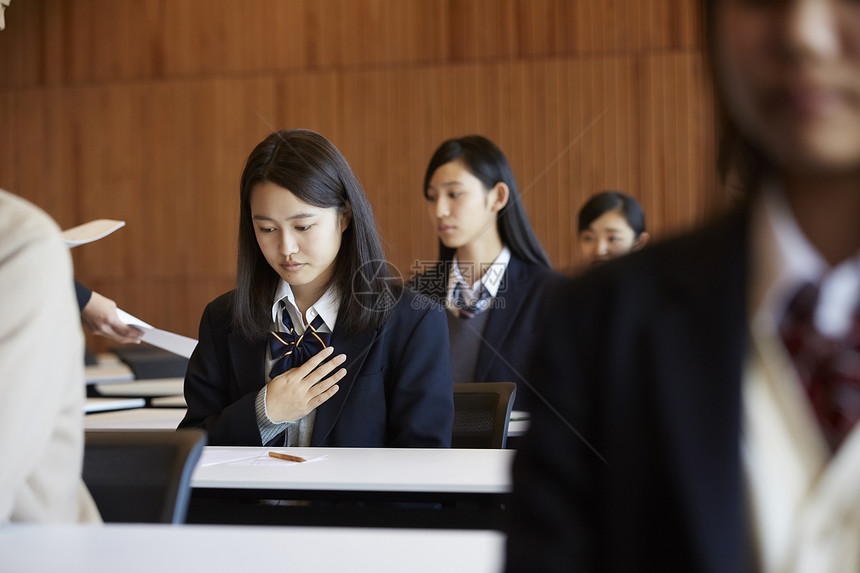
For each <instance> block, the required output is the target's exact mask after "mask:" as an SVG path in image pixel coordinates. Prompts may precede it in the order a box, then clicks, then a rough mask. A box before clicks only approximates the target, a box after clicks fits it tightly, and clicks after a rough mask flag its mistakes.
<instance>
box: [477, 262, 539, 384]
mask: <svg viewBox="0 0 860 573" xmlns="http://www.w3.org/2000/svg"><path fill="white" fill-rule="evenodd" d="M524 271H525V269H524V267H523V266H522V265H521V264H520V262H519V261H518V260H517V259H516V258H514V257H511V260H510V262H509V263H508V268H507V269H505V274H504V276H503V277H502V282H501V284H500V285H499V290H498V292H497V296H499V297H503V298H505V299H506V300H505V305H504V306H497V307H495V308H491V309H490V311H489V312H490V316H488V317H487V325H486V327H485V328H484V332H483V333H482V334H481V336H482V338H483V341H482V344H481V346H480V350H479V351H478V361H477V364H476V365H475V380H476V381H478V380H483V379H484V378H485V377H486V376H487V372H489V370H490V366H492V364H493V362H495V361H496V360H498V359H499V357H498V355H497V353H498V352H499V351H500V349H501V348H502V341H504V340H505V339H506V338H507V336H508V333H509V332H510V330H511V328H512V327H513V325H514V322H516V317H517V313H518V312H519V310H520V308H522V305H515V304H514V303H513V302H512V301H516V300H522V297H526V296H528V293H527V292H523V291H525V290H527V288H528V287H527V284H526V280H527V278H528V277H525V276H523V275H524V274H525V272H524ZM511 382H515V380H511Z"/></svg>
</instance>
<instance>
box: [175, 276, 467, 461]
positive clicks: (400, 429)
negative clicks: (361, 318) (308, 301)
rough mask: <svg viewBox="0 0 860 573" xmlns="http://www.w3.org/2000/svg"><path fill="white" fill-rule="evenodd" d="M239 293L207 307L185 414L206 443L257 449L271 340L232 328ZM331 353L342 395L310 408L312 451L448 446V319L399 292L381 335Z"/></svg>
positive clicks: (345, 338)
mask: <svg viewBox="0 0 860 573" xmlns="http://www.w3.org/2000/svg"><path fill="white" fill-rule="evenodd" d="M234 296H235V291H231V292H229V293H227V294H224V295H222V296H220V297H218V298H217V299H215V300H214V301H212V302H211V303H209V304H208V305H207V307H206V309H205V310H204V312H203V317H202V319H201V321H200V335H199V342H198V345H197V348H196V349H195V351H194V353H193V354H192V356H191V358H190V360H189V364H188V372H187V374H186V377H185V399H186V402H187V403H188V412H187V414H186V416H185V418H184V419H183V420H182V422H181V423H180V427H201V428H204V429H205V430H206V431H207V432H208V434H209V443H210V444H212V445H246V446H259V445H263V444H262V438H261V431H260V427H259V425H258V418H257V410H256V404H257V398H258V394H259V392H260V390H261V388H263V387H264V386H265V385H266V382H267V373H268V370H267V342H266V341H265V340H261V341H259V342H249V341H247V340H246V339H244V338H243V337H241V336H239V335H238V334H237V333H235V332H234V330H233V324H232V314H231V313H232V301H233V297H234ZM330 345H331V346H333V347H334V353H335V355H337V354H345V355H346V357H347V358H346V362H345V363H344V364H343V365H342V367H344V368H346V371H347V373H346V376H345V377H344V378H342V379H341V380H340V381H339V382H338V386H339V389H338V391H337V392H336V393H335V394H334V395H333V396H332V397H331V398H330V399H329V400H328V401H326V402H324V403H323V404H321V405H320V406H319V407H318V408H316V410H315V413H314V420H313V429H312V434H311V436H310V440H309V445H310V446H338V447H449V446H450V445H451V426H452V423H453V418H454V406H453V397H452V394H453V390H452V381H451V367H450V357H449V355H448V346H447V329H446V326H445V316H444V311H443V310H442V309H441V308H440V307H439V306H437V305H435V304H431V303H430V301H428V300H426V299H423V298H421V297H419V296H418V295H417V294H416V293H414V292H412V291H409V290H406V289H404V290H403V291H402V294H401V295H400V298H399V300H398V302H397V304H396V307H395V309H394V310H393V312H392V314H391V315H390V316H389V317H388V319H387V320H386V321H385V323H384V324H383V325H382V326H380V327H379V328H377V329H375V330H372V331H367V332H363V333H360V334H358V335H346V334H342V333H340V332H338V328H337V326H336V325H335V328H334V333H333V335H332V338H331V341H330Z"/></svg>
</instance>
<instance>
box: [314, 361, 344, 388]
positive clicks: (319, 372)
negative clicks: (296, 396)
mask: <svg viewBox="0 0 860 573" xmlns="http://www.w3.org/2000/svg"><path fill="white" fill-rule="evenodd" d="M344 362H346V354H338V355H337V356H335V357H334V358H332V359H331V360H329V361H328V362H326V363H325V364H323V365H321V366H319V367H318V368H317V369H316V370H314V371H313V372H311V373H310V374H308V375H307V376H305V378H304V380H305V382H307V383H308V384H309V385H310V386H313V385H314V384H317V383H318V382H319V381H320V380H322V379H323V378H325V377H326V376H328V375H329V374H331V373H332V372H334V370H335V368H338V367H340V365H341V364H343V363H344Z"/></svg>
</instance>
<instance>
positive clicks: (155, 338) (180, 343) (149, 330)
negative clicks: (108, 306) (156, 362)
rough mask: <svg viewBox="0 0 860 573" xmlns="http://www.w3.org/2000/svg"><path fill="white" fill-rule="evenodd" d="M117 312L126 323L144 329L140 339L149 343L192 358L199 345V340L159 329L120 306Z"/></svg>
mask: <svg viewBox="0 0 860 573" xmlns="http://www.w3.org/2000/svg"><path fill="white" fill-rule="evenodd" d="M116 313H117V315H118V316H119V319H120V320H121V321H123V322H124V323H126V324H130V325H131V326H135V327H137V328H139V329H140V330H142V331H143V336H142V337H141V338H140V339H141V340H143V341H144V342H146V343H147V344H151V345H153V346H157V347H159V348H163V349H164V350H167V351H169V352H172V353H174V354H178V355H179V356H183V357H185V358H191V353H192V352H194V348H195V347H196V346H197V341H196V340H194V339H193V338H188V337H187V336H182V335H181V334H174V333H172V332H167V331H166V330H159V329H157V328H155V327H154V326H152V325H151V324H147V323H145V322H143V321H142V320H140V319H139V318H137V317H134V316H132V315H130V314H129V313H127V312H126V311H124V310H121V309H119V308H118V309H116Z"/></svg>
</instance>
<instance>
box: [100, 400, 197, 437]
mask: <svg viewBox="0 0 860 573" xmlns="http://www.w3.org/2000/svg"><path fill="white" fill-rule="evenodd" d="M140 400H143V399H142V398H141V399H140ZM184 416H185V410H183V409H182V408H138V409H136V410H121V411H118V412H104V413H101V414H90V415H88V416H86V417H85V418H84V429H85V430H175V429H176V427H177V426H178V425H179V422H180V421H181V420H182V418H183V417H184Z"/></svg>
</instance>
